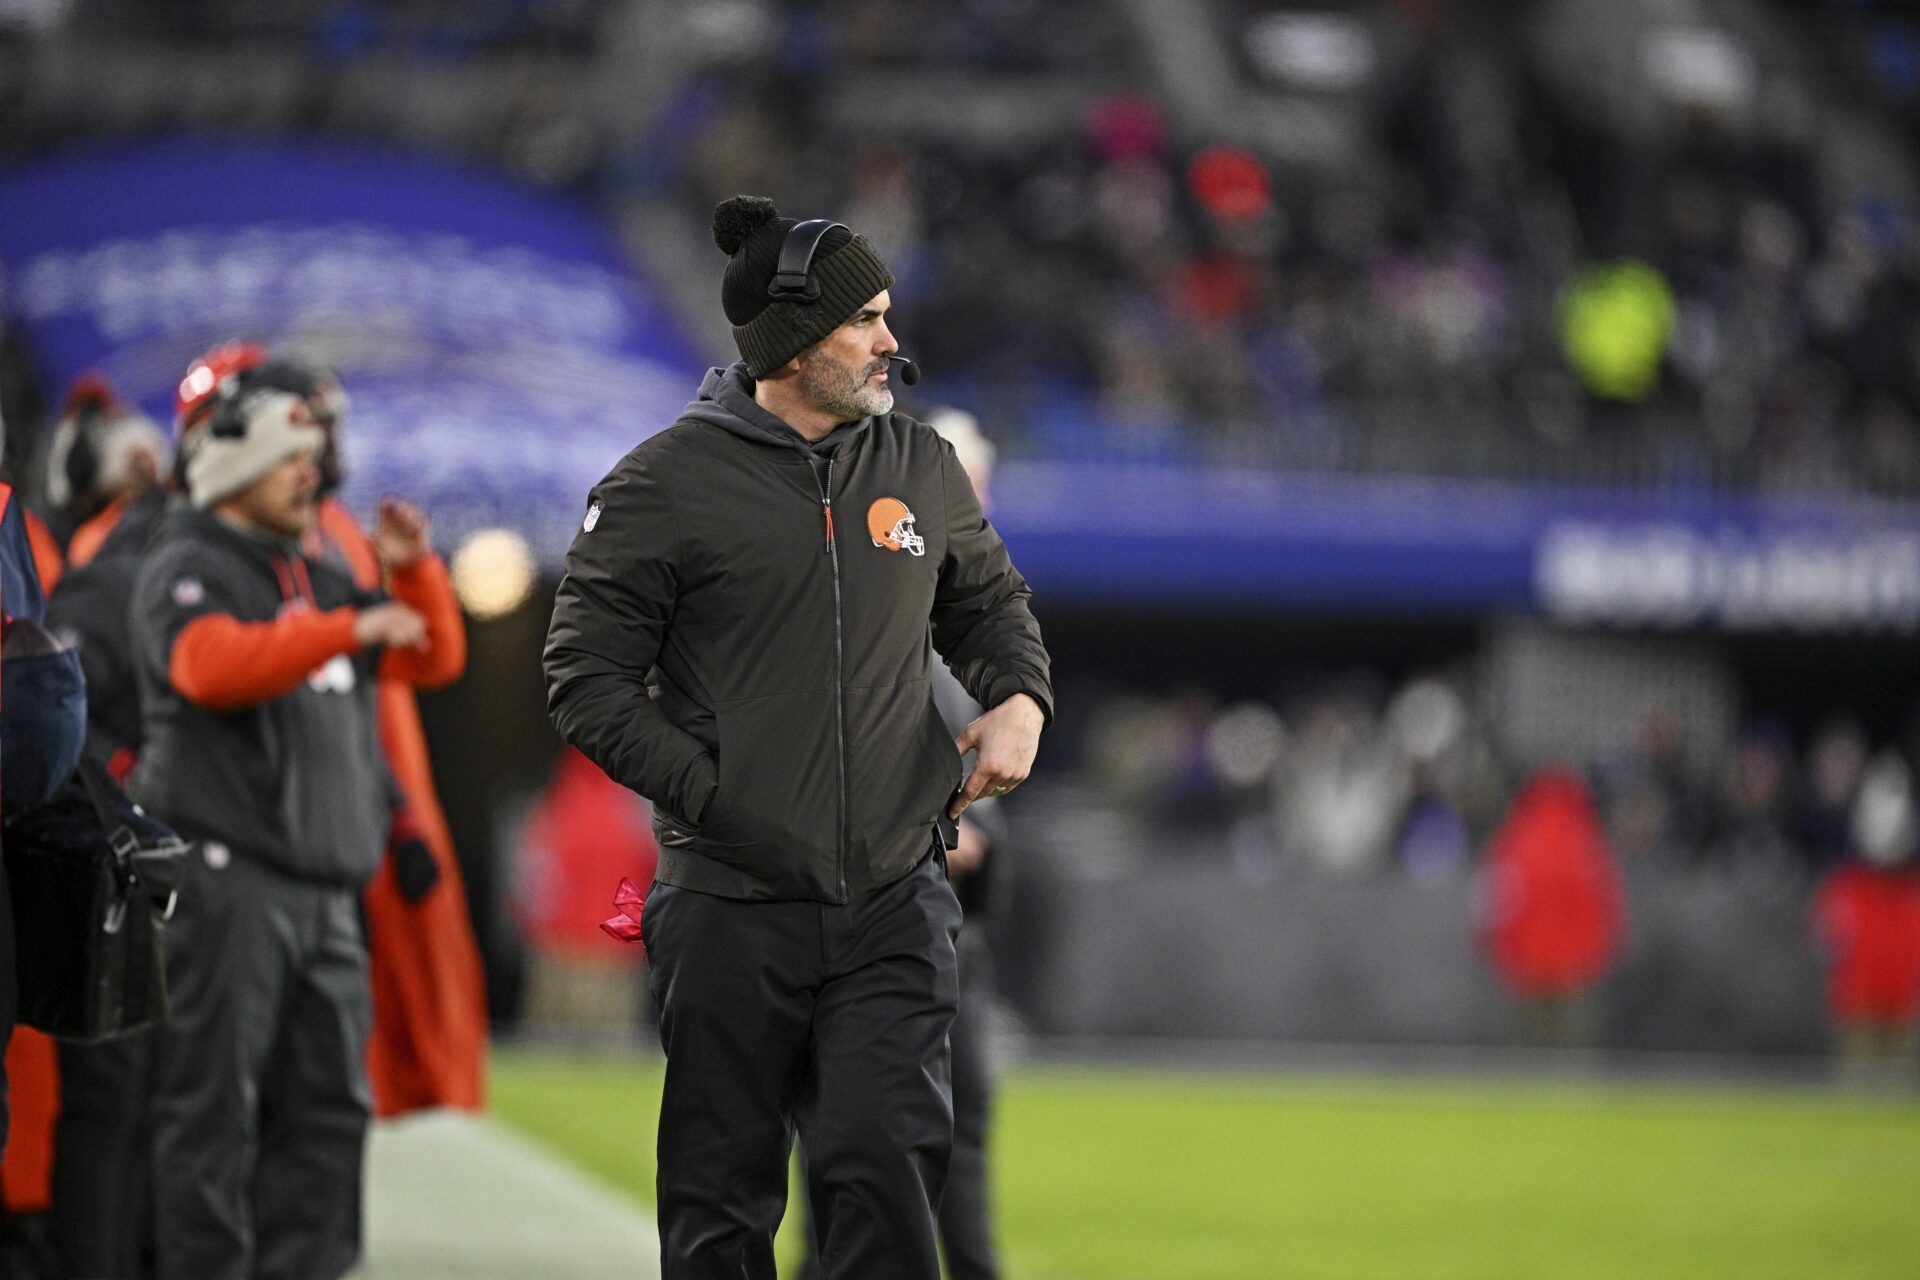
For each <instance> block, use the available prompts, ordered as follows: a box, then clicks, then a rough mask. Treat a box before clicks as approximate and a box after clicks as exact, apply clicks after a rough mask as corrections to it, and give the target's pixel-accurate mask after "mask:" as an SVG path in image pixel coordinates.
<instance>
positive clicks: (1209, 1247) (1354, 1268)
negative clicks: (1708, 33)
mask: <svg viewBox="0 0 1920 1280" xmlns="http://www.w3.org/2000/svg"><path fill="white" fill-rule="evenodd" d="M659 1084H660V1072H659V1066H658V1063H657V1061H656V1060H654V1059H652V1058H649V1057H646V1056H643V1055H640V1054H638V1053H635V1054H631V1055H620V1054H608V1053H594V1054H590V1055H568V1054H561V1053H554V1052H551V1051H543V1052H533V1051H527V1050H513V1051H504V1052H502V1053H501V1054H500V1055H499V1057H498V1059H497V1065H496V1072H495V1077H494V1087H493V1102H494V1108H495V1112H496V1114H497V1115H498V1116H499V1117H500V1118H501V1119H502V1120H504V1121H506V1122H507V1123H509V1124H512V1125H514V1126H516V1127H518V1128H520V1129H521V1130H523V1131H524V1132H526V1133H528V1134H530V1135H532V1136H533V1137H535V1138H537V1139H538V1140H540V1141H541V1142H543V1143H545V1144H547V1145H548V1146H550V1147H551V1148H553V1149H554V1150H556V1151H558V1152H560V1153H562V1154H564V1155H565V1156H567V1157H568V1158H570V1159H571V1160H572V1161H573V1162H574V1163H576V1164H577V1165H579V1166H581V1167H582V1168H585V1169H587V1170H589V1171H591V1172H593V1173H595V1174H597V1175H599V1176H600V1177H602V1178H605V1179H606V1180H607V1181H609V1182H611V1183H613V1184H615V1185H616V1186H618V1187H620V1188H623V1189H625V1190H626V1191H629V1192H630V1193H631V1194H633V1195H634V1196H635V1197H637V1198H639V1199H641V1200H642V1201H643V1202H650V1200H651V1197H652V1192H653V1187H652V1180H653V1140H654V1115H655V1109H656V1106H657V1100H658V1090H659ZM994 1138H995V1143H996V1145H995V1148H994V1153H993V1158H994V1171H995V1176H996V1178H997V1185H996V1187H995V1194H996V1202H997V1205H998V1210H999V1214H1000V1219H999V1232H1000V1238H1001V1243H1002V1246H1003V1250H1004V1254H1005V1258H1006V1261H1007V1263H1008V1273H1009V1278H1010V1280H1174V1278H1176V1277H1177V1278H1179V1280H1187V1278H1193V1280H1199V1278H1201V1277H1206V1278H1207V1280H1273V1278H1274V1277H1313V1278H1321V1277H1328V1278H1331V1277H1341V1278H1346V1277H1369V1278H1373V1277H1409V1278H1429V1277H1431V1278H1444V1280H1454V1278H1456V1277H1457V1278H1458V1280H1500V1278H1504V1277H1512V1278H1513V1280H1562V1278H1564V1280H1601V1278H1602V1277H1605V1278H1607V1280H1618V1278H1627V1277H1631V1278H1632V1280H1656V1278H1658V1277H1678V1276H1687V1277H1739V1278H1741V1280H1759V1278H1761V1277H1779V1278H1780V1280H1814V1278H1816V1277H1818V1278H1820V1280H1846V1278H1848V1277H1863V1278H1864V1277H1875V1278H1876V1280H1880V1278H1886V1280H1894V1278H1910V1277H1920V1100H1916V1099H1915V1098H1913V1097H1911V1096H1909V1097H1906V1098H1874V1097H1854V1096H1848V1095H1844V1094H1838V1093H1827V1092H1822V1091H1815V1090H1791V1089H1779V1088H1756V1087H1729V1086H1721V1087H1713V1088H1709V1087H1706V1086H1697V1087H1696V1086H1685V1087H1680V1086H1651V1085H1638V1084H1604V1085H1587V1084H1569V1083H1564V1082H1545V1081H1522V1080H1504V1079H1503V1080H1497V1081H1496V1080H1485V1081H1470V1082H1460V1081H1446V1082H1438V1081H1408V1080H1403V1079H1398V1078H1386V1077H1368V1078H1360V1079H1350V1078H1348V1079H1343V1078H1335V1077H1327V1076H1313V1075H1282V1076H1265V1075H1252V1074H1248V1073H1244V1072H1240V1073H1231V1074H1205V1073H1199V1072H1190V1073H1167V1072H1149V1071H1144V1070H1135V1069H1113V1070H1105V1069H1100V1070H1096V1069H1092V1068H1074V1069H1066V1068H1053V1067H1049V1068H1025V1069H1021V1070H1018V1071H1015V1072H1013V1073H1011V1074H1010V1075H1009V1076H1008V1078H1007V1079H1006V1080H1005V1081H1004V1087H1003V1090H1002V1093H1001V1104H1000V1111H999V1115H998V1123H997V1127H996V1129H995V1134H994ZM788 1243H789V1245H790V1244H791V1242H790V1241H789V1242H788ZM790 1254H791V1250H790V1248H789V1250H788V1256H789V1257H790Z"/></svg>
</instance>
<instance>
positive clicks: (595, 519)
mask: <svg viewBox="0 0 1920 1280" xmlns="http://www.w3.org/2000/svg"><path fill="white" fill-rule="evenodd" d="M599 523H600V504H599V503H597V502H596V503H594V504H593V505H592V506H590V507H588V508H587V518H586V520H584V521H583V522H582V523H581V525H580V531H581V532H582V533H592V532H593V526H595V525H597V524H599Z"/></svg>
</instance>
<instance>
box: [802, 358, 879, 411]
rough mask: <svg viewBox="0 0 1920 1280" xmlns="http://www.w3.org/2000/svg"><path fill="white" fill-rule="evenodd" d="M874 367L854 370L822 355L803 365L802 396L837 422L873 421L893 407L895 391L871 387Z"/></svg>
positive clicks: (807, 359) (808, 359)
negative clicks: (869, 378)
mask: <svg viewBox="0 0 1920 1280" xmlns="http://www.w3.org/2000/svg"><path fill="white" fill-rule="evenodd" d="M871 373H872V370H871V368H869V367H868V366H866V365H862V366H861V367H860V369H859V370H851V369H848V368H846V367H845V366H843V365H839V364H835V363H834V362H833V361H831V360H827V359H824V358H822V357H820V356H818V355H813V356H809V357H808V358H806V359H804V360H802V361H801V362H800V393H801V394H802V395H804V396H805V397H806V398H807V401H808V403H810V404H812V405H813V407H814V408H816V409H818V410H820V411H821V412H822V413H829V414H832V415H833V420H834V421H835V422H853V421H856V420H858V419H860V418H871V417H873V416H875V415H877V414H882V413H886V412H887V411H889V410H890V409H892V408H893V389H892V388H891V387H888V386H885V385H882V386H878V387H874V386H868V385H867V377H868V376H869V375H870V374H871Z"/></svg>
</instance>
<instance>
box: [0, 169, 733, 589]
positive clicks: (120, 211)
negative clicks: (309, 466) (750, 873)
mask: <svg viewBox="0 0 1920 1280" xmlns="http://www.w3.org/2000/svg"><path fill="white" fill-rule="evenodd" d="M0 271H4V274H3V275H0V302H3V303H4V306H5V307H6V308H7V310H8V312H9V313H10V314H11V315H12V317H13V318H14V319H15V321H16V322H17V323H19V324H20V325H22V326H23V328H24V330H25V333H26V337H27V341H28V344H29V346H30V348H31V351H32V353H33V356H34V358H35V360H36V362H37V364H38V366H39V372H40V374H41V375H42V376H43V378H44V379H45V382H46V384H47V386H48V388H49V391H50V392H51V393H52V394H55V395H57V394H58V393H59V389H60V388H61V387H62V386H64V385H65V383H66V382H67V380H69V379H70V378H71V377H72V376H73V375H75V374H77V373H79V372H81V371H82V370H85V369H89V368H92V369H99V370H100V371H102V372H103V373H105V374H106V375H107V376H108V377H109V378H111V379H112V380H113V382H114V383H115V385H116V386H117V387H118V388H119V389H120V391H121V393H122V394H123V395H125V396H127V397H129V398H131V399H134V400H137V401H138V402H139V403H140V404H141V405H142V406H143V407H144V408H146V409H147V411H148V412H150V413H152V414H153V415H154V416H155V418H156V420H159V421H161V422H165V421H167V420H168V418H169V417H170V415H171V413H172V394H173V389H174V386H175V384H176V383H177V382H178V380H179V378H180V375H181V373H182V372H183V371H184V369H185V368H186V365H187V362H188V361H189V360H191V359H192V358H193V357H194V356H195V355H197V354H199V353H200V352H201V351H203V350H204V349H206V348H207V347H208V346H210V345H212V344H214V343H216V342H220V341H223V340H226V339H231V338H246V339H250V340H254V341H260V342H265V343H268V344H270V345H276V346H286V347H289V348H291V349H295V350H298V351H301V352H304V353H306V354H308V355H310V356H312V357H315V358H318V359H320V360H323V361H325V362H327V363H329V364H331V365H333V366H334V367H335V368H337V369H338V370H339V371H340V373H341V375H342V378H343V381H344V382H345V383H346V385H347V387H348V390H349V393H350V395H351V396H352V401H353V414H352V418H351V420H350V422H349V425H348V429H347V433H346V442H345V443H346V450H347V463H348V474H349V482H348V487H347V491H346V494H345V497H346V498H347V500H348V502H349V503H350V504H351V505H352V506H353V507H354V508H355V509H356V510H358V511H360V512H361V513H362V514H363V515H365V514H367V513H369V512H370V511H371V510H372V508H373V505H374V500H375V499H376V497H377V496H378V495H379V494H380V493H382V492H386V491H394V492H398V493H403V494H407V495H409V496H412V497H414V498H416V499H418V500H420V501H422V502H423V503H424V504H425V505H426V506H427V509H428V511H429V513H430V514H431V515H432V517H433V518H434V521H435V524H436V527H437V534H438V539H437V540H438V541H440V542H441V543H442V544H443V545H451V544H452V543H453V542H454V541H456V540H457V539H458V538H459V537H460V535H462V534H463V533H465V532H466V531H468V530H470V529H474V528H480V527H486V526H493V525H504V526H507V527H512V528H517V529H519V530H520V531H521V532H523V533H525V534H526V535H527V536H528V537H529V538H530V539H531V540H532V542H533V544H534V546H535V547H536V548H538V549H539V552H540V555H541V558H542V559H543V560H545V561H546V562H547V563H548V564H554V563H556V562H557V561H558V559H559V558H560V557H561V556H562V555H563V554H564V553H565V550H566V546H567V543H568V541H569V539H570V538H571V535H572V531H573V530H574V529H575V528H577V527H578V525H579V521H580V518H581V514H582V513H583V511H584V510H585V507H586V494H587V490H588V488H589V487H590V486H591V485H592V484H593V483H594V481H596V480H598V479H599V478H600V476H601V475H603V474H604V473H605V472H606V471H607V469H608V468H609V467H610V466H612V464H613V463H614V462H615V461H617V460H618V459H619V457H620V456H621V454H623V453H625V452H626V450H627V449H629V448H631V447H632V446H633V444H634V443H636V442H637V441H638V440H640V439H641V438H643V437H644V436H647V435H649V434H651V433H653V432H654V431H657V430H659V429H660V428H661V427H662V426H664V425H665V424H667V423H668V422H670V421H672V420H673V417H674V415H675V414H676V413H677V412H678V411H679V409H680V407H681V406H682V405H683V404H684V403H685V402H686V400H687V399H688V397H689V394H690V392H691V389H692V388H693V387H694V386H695V385H696V383H697V379H698V376H699V374H700V372H701V370H702V369H703V368H704V362H703V361H700V360H698V359H696V358H695V357H694V355H693V354H692V351H691V349H690V347H689V346H688V344H687V342H686V340H685V337H684V335H683V334H682V333H681V331H680V329H679V327H678V326H677V324H676V323H675V322H674V320H673V318H672V317H671V316H670V315H669V314H668V313H667V311H666V310H665V309H664V308H663V307H662V306H661V305H660V304H659V302H658V301H657V300H656V299H655V298H654V297H653V295H652V294H651V293H650V292H649V291H648V290H647V289H646V287H645V286H644V284H643V283H642V282H640V281H639V280H637V279H636V278H635V277H634V276H633V274H632V273H631V271H630V270H629V269H628V268H627V267H626V266H625V265H623V262H622V259H621V256H620V253H619V250H618V247H617V246H616V244H615V243H614V240H613V237H612V235H611V233H610V231H609V230H608V228H607V227H606V226H605V225H604V224H603V222H602V221H601V220H600V219H599V218H597V217H596V216H595V215H594V214H593V213H592V211H591V210H590V209H588V208H587V207H585V206H583V205H581V204H580V203H579V202H576V201H574V200H571V199H568V198H566V197H562V196H559V195H555V194H551V193H545V192H540V191H536V190H533V189H529V188H526V187H523V186H520V185H517V184H515V183H513V182H511V181H509V180H507V179H505V178H502V177H499V176H497V175H494V174H491V173H488V172H485V171H482V170H477V169H470V168H464V167H460V166H457V165H452V164H448V163H446V162H444V161H440V160H433V159H428V158H425V157H422V156H419V155H415V154H411V153H407V152H400V151H395V150H392V149H385V148H375V147H366V146H354V145H347V144H338V143H327V144H322V143H312V142H298V143H295V142H261V143H239V142H223V141H213V140H201V139H175V140H167V141H159V142H148V143H141V144H138V145H121V146H113V147H103V148H88V149H85V150H80V151H75V152H69V153H66V154H63V155H60V156H56V157H53V158H50V159H45V160H40V161H35V162H31V163H28V164H24V165H19V166H15V167H12V168H9V169H6V170H3V171H0Z"/></svg>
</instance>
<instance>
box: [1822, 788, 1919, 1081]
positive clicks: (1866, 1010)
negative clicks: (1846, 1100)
mask: <svg viewBox="0 0 1920 1280" xmlns="http://www.w3.org/2000/svg"><path fill="white" fill-rule="evenodd" d="M1914 845H1915V828H1914V812H1913V783H1912V779H1911V777H1910V776H1909V774H1908V772H1907V767H1906V765H1905V764H1904V763H1903V762H1901V761H1900V760H1899V759H1898V758H1897V757H1894V756H1891V755H1889V756H1885V757H1882V758H1881V759H1880V760H1879V761H1878V762H1876V763H1875V764H1874V766H1873V768H1872V769H1871V770H1870V771H1868V773H1867V776H1866V778H1865V780H1864V781H1863V782H1862V783H1861V786H1860V798H1859V801H1858V803H1856V804H1855V806H1854V850H1855V853H1854V856H1852V857H1850V858H1848V859H1847V860H1846V861H1844V862H1842V863H1841V864H1840V865H1839V866H1837V867H1835V868H1834V869H1833V870H1832V871H1831V872H1830V873H1829V874H1828V875H1827V878H1826V879H1825V881H1823V882H1822V884H1821V886H1820V892H1819V894H1818V896H1817V897H1816V898H1815V899H1814V916H1813V918H1814V929H1815V932H1816V934H1817V935H1818V937H1819V940H1820V942H1821V943H1822V945H1823V946H1824V947H1825V948H1826V951H1827V954H1828V956H1829V958H1830V960H1831V969H1830V971H1829V973H1828V980H1827V1009H1828V1012H1829V1013H1830V1014H1831V1015H1832V1017H1833V1021H1834V1025H1835V1026H1836V1027H1837V1028H1838V1029H1839V1032H1840V1048H1841V1056H1842V1062H1843V1066H1844V1069H1845V1070H1846V1071H1847V1073H1848V1074H1849V1075H1850V1076H1852V1077H1853V1078H1855V1079H1858V1080H1862V1081H1871V1080H1873V1079H1875V1078H1880V1077H1882V1073H1884V1078H1886V1079H1888V1080H1889V1081H1891V1080H1894V1079H1897V1078H1898V1077H1900V1076H1903V1075H1905V1074H1906V1073H1907V1072H1908V1071H1910V1069H1911V1067H1912V1064H1913V1060H1914V1057H1915V1050H1916V1048H1917V1047H1920V868H1917V867H1915V865H1914V858H1913V855H1914Z"/></svg>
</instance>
